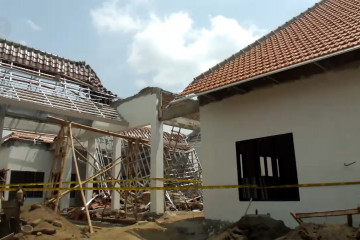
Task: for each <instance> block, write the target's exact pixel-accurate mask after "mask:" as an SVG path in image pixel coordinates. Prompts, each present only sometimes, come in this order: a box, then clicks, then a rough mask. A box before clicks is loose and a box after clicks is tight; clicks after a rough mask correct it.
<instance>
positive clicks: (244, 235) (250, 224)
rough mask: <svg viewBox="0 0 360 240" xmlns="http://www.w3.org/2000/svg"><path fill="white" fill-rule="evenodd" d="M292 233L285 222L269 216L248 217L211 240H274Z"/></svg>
mask: <svg viewBox="0 0 360 240" xmlns="http://www.w3.org/2000/svg"><path fill="white" fill-rule="evenodd" d="M289 231H290V228H288V227H286V226H285V224H284V222H283V221H280V220H275V219H272V218H271V217H270V216H268V215H246V216H244V217H242V218H241V219H240V220H239V221H238V222H236V223H234V224H232V225H230V226H229V227H228V228H226V229H225V230H224V231H223V232H222V233H220V234H218V235H215V236H212V237H211V238H210V239H211V240H225V239H226V240H230V239H238V240H273V239H276V238H278V237H281V236H284V235H285V234H287V233H288V232H289Z"/></svg>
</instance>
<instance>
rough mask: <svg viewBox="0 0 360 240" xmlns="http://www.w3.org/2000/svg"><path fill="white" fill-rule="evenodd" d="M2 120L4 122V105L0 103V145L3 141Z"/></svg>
mask: <svg viewBox="0 0 360 240" xmlns="http://www.w3.org/2000/svg"><path fill="white" fill-rule="evenodd" d="M4 122H5V106H3V105H0V147H1V144H2V143H3V134H4V132H3V131H4Z"/></svg>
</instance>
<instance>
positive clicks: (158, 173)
mask: <svg viewBox="0 0 360 240" xmlns="http://www.w3.org/2000/svg"><path fill="white" fill-rule="evenodd" d="M163 152H164V139H163V123H162V122H161V121H155V122H154V123H153V124H151V156H150V178H163V177H164V153H163ZM150 185H151V186H152V187H163V186H164V182H163V181H159V180H151V183H150ZM150 201H151V205H150V212H153V213H156V214H163V213H164V190H152V191H151V194H150Z"/></svg>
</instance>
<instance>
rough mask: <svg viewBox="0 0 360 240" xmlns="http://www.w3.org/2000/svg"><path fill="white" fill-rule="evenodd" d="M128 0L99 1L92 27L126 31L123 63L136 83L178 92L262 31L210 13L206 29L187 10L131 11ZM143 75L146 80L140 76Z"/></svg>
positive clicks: (140, 85) (135, 3)
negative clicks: (163, 13)
mask: <svg viewBox="0 0 360 240" xmlns="http://www.w3.org/2000/svg"><path fill="white" fill-rule="evenodd" d="M144 1H145V3H146V0H137V1H132V2H131V3H128V4H126V5H123V6H120V2H119V1H117V0H110V1H108V2H105V3H103V5H102V6H101V7H100V8H98V9H93V10H92V11H91V16H92V20H93V24H94V26H95V27H96V28H97V30H98V31H100V32H104V31H107V32H120V33H124V34H125V33H127V34H130V36H131V37H132V42H131V43H130V45H129V50H128V52H129V56H128V58H127V62H128V64H129V65H130V67H131V68H132V69H133V71H134V72H135V73H136V74H137V77H138V78H139V79H138V80H135V81H134V85H135V86H137V87H145V86H147V85H150V86H158V87H161V88H165V89H167V90H170V91H181V90H182V89H184V87H186V86H187V85H188V84H189V83H190V82H191V81H192V79H193V78H194V77H196V76H197V75H199V74H201V73H202V72H204V71H206V70H207V69H209V68H210V67H213V66H214V65H216V64H217V63H219V62H220V61H222V60H224V59H225V58H228V57H230V56H231V55H232V54H234V53H236V52H238V51H239V50H240V49H242V48H243V47H245V46H246V45H248V44H250V43H252V42H254V41H255V40H256V39H257V38H259V37H260V36H262V35H263V34H264V30H262V29H259V28H257V27H256V26H254V25H252V26H250V27H248V28H245V27H243V26H242V25H241V24H240V23H239V22H237V20H235V19H231V18H227V17H224V16H222V15H218V16H209V22H210V24H209V27H207V28H204V27H203V28H198V27H195V26H194V20H193V19H192V18H191V17H190V16H189V14H188V13H186V12H176V13H172V14H170V15H168V16H158V15H157V14H155V13H153V14H150V16H149V17H146V18H144V17H142V18H140V17H138V16H137V15H136V14H135V12H136V11H135V9H137V8H136V6H137V4H144ZM144 79H146V81H145V80H144Z"/></svg>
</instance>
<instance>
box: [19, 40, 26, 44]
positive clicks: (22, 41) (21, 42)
mask: <svg viewBox="0 0 360 240" xmlns="http://www.w3.org/2000/svg"><path fill="white" fill-rule="evenodd" d="M19 43H20V44H22V45H27V42H26V41H25V40H20V41H19Z"/></svg>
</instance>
